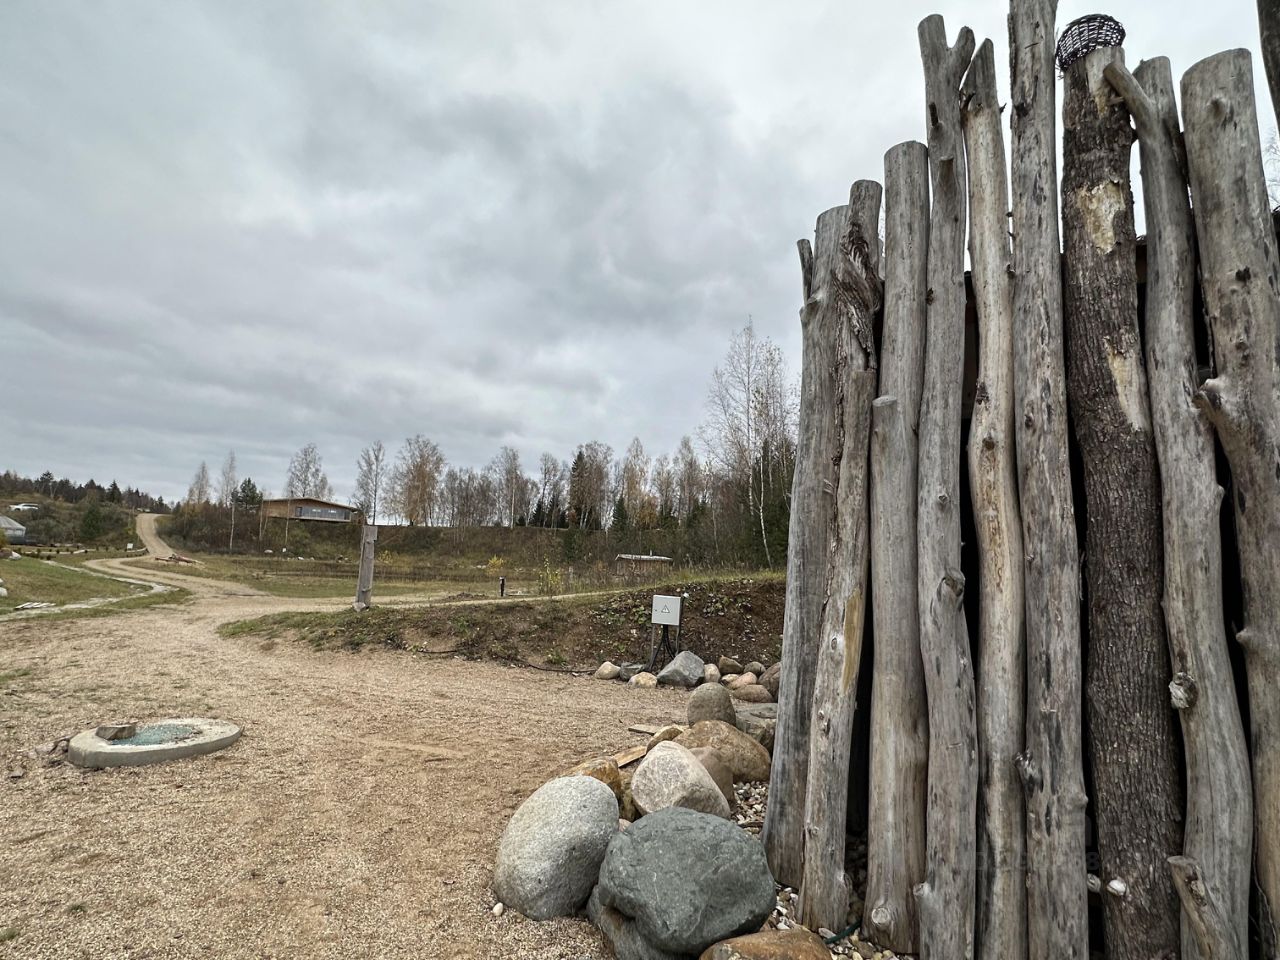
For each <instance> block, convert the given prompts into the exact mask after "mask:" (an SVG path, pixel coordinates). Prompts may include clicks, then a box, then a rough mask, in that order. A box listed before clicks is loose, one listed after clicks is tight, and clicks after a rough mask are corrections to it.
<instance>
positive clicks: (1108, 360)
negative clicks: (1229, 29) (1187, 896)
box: [1062, 47, 1182, 960]
mask: <svg viewBox="0 0 1280 960" xmlns="http://www.w3.org/2000/svg"><path fill="white" fill-rule="evenodd" d="M1123 63H1124V51H1123V50H1122V49H1121V48H1120V47H1103V48H1100V49H1097V50H1094V51H1092V52H1091V53H1089V54H1087V55H1086V56H1085V57H1083V58H1082V59H1080V60H1077V61H1076V62H1075V63H1073V64H1072V65H1071V66H1070V67H1068V68H1067V71H1066V75H1065V79H1064V83H1063V88H1064V89H1063V100H1062V126H1063V139H1062V157H1063V160H1062V231H1063V248H1064V253H1065V261H1066V268H1065V271H1064V280H1063V303H1064V311H1063V314H1064V324H1063V326H1064V329H1065V335H1066V357H1067V397H1068V400H1069V402H1070V410H1071V423H1072V425H1073V427H1074V430H1075V435H1076V441H1077V443H1078V445H1079V449H1080V459H1081V462H1082V465H1083V468H1084V471H1083V472H1084V494H1085V511H1086V514H1087V518H1088V519H1087V522H1086V524H1085V530H1086V536H1085V582H1086V584H1087V586H1088V591H1087V593H1088V617H1089V621H1088V623H1089V647H1088V664H1087V679H1086V686H1085V689H1086V707H1087V710H1088V730H1089V742H1090V746H1091V748H1092V749H1091V756H1092V761H1093V785H1094V793H1093V808H1092V809H1093V811H1094V823H1095V825H1096V828H1097V840H1098V858H1099V865H1098V868H1097V870H1096V872H1097V874H1098V876H1099V878H1100V879H1101V880H1102V883H1103V884H1104V885H1109V884H1111V883H1112V881H1114V880H1117V879H1118V880H1120V881H1122V882H1123V883H1124V885H1125V888H1126V891H1127V892H1126V893H1125V895H1124V896H1108V897H1104V898H1103V900H1102V917H1103V935H1104V942H1105V944H1106V951H1107V957H1108V958H1109V960H1149V958H1151V957H1161V956H1173V955H1176V954H1177V952H1178V948H1179V944H1180V943H1181V931H1180V919H1179V918H1180V913H1179V909H1178V899H1177V894H1176V893H1175V892H1174V889H1173V882H1172V879H1171V877H1170V875H1169V869H1168V865H1167V861H1168V858H1169V857H1171V856H1176V855H1177V854H1178V853H1179V852H1180V851H1181V850H1182V784H1181V782H1180V778H1179V776H1178V755H1177V751H1178V745H1177V741H1176V739H1175V737H1176V734H1175V732H1174V725H1173V710H1172V708H1171V707H1170V705H1169V694H1168V690H1169V681H1170V679H1171V678H1172V670H1171V669H1170V666H1169V652H1168V645H1167V642H1166V640H1165V632H1164V616H1163V614H1162V613H1161V610H1160V599H1161V594H1162V592H1163V574H1164V557H1163V549H1162V544H1163V527H1162V525H1161V517H1160V476H1159V468H1158V467H1157V464H1156V449H1155V440H1154V438H1153V436H1152V431H1151V414H1150V409H1149V406H1148V400H1147V377H1146V370H1145V366H1144V364H1143V359H1142V339H1141V336H1140V334H1139V333H1138V272H1137V238H1136V236H1135V234H1134V226H1133V195H1132V193H1131V191H1130V187H1129V157H1130V153H1131V147H1132V143H1133V132H1132V128H1131V127H1130V126H1129V111H1128V110H1127V109H1126V108H1125V106H1124V103H1123V101H1121V100H1120V99H1119V98H1118V97H1116V96H1115V93H1114V91H1113V90H1112V88H1111V85H1110V84H1109V83H1107V81H1106V80H1105V79H1104V78H1103V75H1102V71H1103V70H1104V69H1105V68H1106V67H1107V66H1108V65H1110V64H1123Z"/></svg>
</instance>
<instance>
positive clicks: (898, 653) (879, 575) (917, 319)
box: [833, 141, 929, 953]
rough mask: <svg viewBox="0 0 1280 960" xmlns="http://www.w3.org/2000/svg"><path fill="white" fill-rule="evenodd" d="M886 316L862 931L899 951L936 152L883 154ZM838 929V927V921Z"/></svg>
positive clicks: (910, 851) (911, 797)
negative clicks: (931, 202)
mask: <svg viewBox="0 0 1280 960" xmlns="http://www.w3.org/2000/svg"><path fill="white" fill-rule="evenodd" d="M884 187H885V224H884V241H885V252H884V259H885V266H884V298H885V302H884V324H883V335H882V343H881V347H880V396H879V397H878V398H877V399H876V401H875V404H874V405H873V407H872V412H871V417H872V433H871V581H872V582H871V601H872V612H873V616H874V618H875V619H874V624H875V649H874V651H873V653H874V660H875V662H874V665H873V668H872V674H871V683H872V688H871V766H870V777H869V780H870V810H869V814H868V820H869V823H868V827H867V894H866V896H865V897H864V898H863V900H864V904H865V911H866V912H865V915H864V917H863V929H864V931H865V935H866V936H867V938H868V939H870V940H872V941H874V942H875V943H878V944H880V945H882V946H884V947H887V948H889V949H890V950H893V951H894V952H895V953H915V952H917V950H918V949H919V946H918V944H919V926H918V923H917V920H916V904H915V895H914V894H913V892H912V891H913V890H914V889H915V886H916V884H918V883H920V882H921V881H922V880H923V879H924V869H925V867H924V856H925V797H926V791H927V789H928V781H927V773H928V762H929V717H928V712H927V708H926V704H925V689H924V665H923V663H922V662H921V659H920V620H919V617H920V610H919V606H918V604H917V601H916V560H917V557H916V551H915V549H914V548H913V545H914V544H915V543H916V433H917V426H918V421H919V416H920V389H921V377H922V375H923V366H924V333H925V294H926V291H927V283H928V275H927V267H928V248H929V151H928V148H927V147H925V145H924V144H923V143H917V142H914V141H912V142H908V143H900V144H898V145H897V146H896V147H893V148H892V149H891V150H889V152H888V153H886V154H885V158H884ZM833 929H834V928H833Z"/></svg>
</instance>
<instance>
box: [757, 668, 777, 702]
mask: <svg viewBox="0 0 1280 960" xmlns="http://www.w3.org/2000/svg"><path fill="white" fill-rule="evenodd" d="M781 679H782V664H781V662H779V663H775V664H773V665H772V666H771V667H769V669H768V670H766V671H765V672H764V673H762V674H760V686H762V687H764V688H765V689H766V690H768V691H769V693H770V695H771V696H772V697H773V699H775V700H777V699H778V684H779V681H781Z"/></svg>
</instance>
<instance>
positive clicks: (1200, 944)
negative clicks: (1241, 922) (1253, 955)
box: [1169, 857, 1248, 960]
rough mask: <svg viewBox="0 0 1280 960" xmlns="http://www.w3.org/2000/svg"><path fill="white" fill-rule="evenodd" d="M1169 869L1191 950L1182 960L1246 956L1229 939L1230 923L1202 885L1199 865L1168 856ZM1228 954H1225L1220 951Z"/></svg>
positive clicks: (1186, 952) (1185, 953) (1189, 858)
mask: <svg viewBox="0 0 1280 960" xmlns="http://www.w3.org/2000/svg"><path fill="white" fill-rule="evenodd" d="M1169 870H1170V872H1171V874H1172V876H1173V887H1174V889H1175V890H1177V891H1178V899H1179V900H1181V901H1182V909H1183V911H1184V912H1185V913H1186V917H1187V927H1188V928H1189V929H1190V932H1191V942H1192V944H1193V947H1192V950H1191V951H1187V950H1186V949H1185V948H1184V949H1183V954H1182V955H1183V957H1189V956H1201V957H1215V958H1216V957H1223V958H1227V957H1230V958H1237V957H1238V958H1241V960H1243V958H1244V957H1246V956H1247V955H1248V952H1247V951H1246V950H1244V949H1243V948H1242V947H1241V946H1240V943H1243V942H1244V941H1239V942H1235V941H1232V940H1231V936H1230V931H1231V922H1230V921H1229V920H1228V918H1227V916H1226V914H1225V913H1224V912H1223V910H1222V906H1221V904H1219V903H1218V901H1217V900H1216V899H1215V898H1214V896H1213V891H1211V890H1210V889H1209V886H1208V884H1206V883H1205V880H1204V875H1203V874H1202V873H1201V871H1200V865H1199V864H1198V863H1196V861H1195V860H1193V859H1192V858H1191V857H1170V858H1169ZM1223 951H1227V952H1223Z"/></svg>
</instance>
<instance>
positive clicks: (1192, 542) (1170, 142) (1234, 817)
mask: <svg viewBox="0 0 1280 960" xmlns="http://www.w3.org/2000/svg"><path fill="white" fill-rule="evenodd" d="M1104 72H1105V75H1106V77H1107V79H1108V80H1109V81H1110V82H1111V84H1112V86H1114V87H1115V88H1116V90H1117V91H1119V93H1120V95H1121V96H1122V97H1124V99H1125V103H1126V104H1127V105H1128V107H1129V112H1130V113H1131V114H1132V115H1133V119H1134V123H1135V125H1136V126H1137V129H1138V146H1139V152H1140V155H1141V158H1142V193H1143V200H1144V204H1145V208H1146V215H1147V216H1146V220H1147V307H1146V325H1145V336H1144V339H1145V341H1146V356H1147V389H1148V391H1149V394H1150V397H1151V419H1152V423H1153V425H1154V427H1155V439H1156V453H1157V455H1158V457H1159V461H1160V480H1161V487H1162V491H1163V507H1164V510H1163V513H1164V571H1165V575H1164V616H1165V628H1166V630H1167V632H1168V638H1169V652H1170V655H1171V657H1172V661H1173V674H1174V682H1173V685H1172V692H1173V693H1174V697H1173V705H1174V707H1175V708H1177V710H1178V716H1179V718H1180V720H1181V724H1182V740H1183V745H1184V754H1185V757H1186V766H1187V778H1186V790H1187V811H1186V821H1185V831H1184V833H1185V836H1184V839H1183V852H1184V853H1185V855H1186V857H1187V858H1189V859H1190V860H1191V861H1194V862H1195V863H1196V864H1197V867H1196V871H1197V876H1198V878H1199V879H1198V882H1199V883H1201V884H1202V885H1203V886H1204V888H1205V890H1206V896H1207V897H1208V898H1209V899H1210V900H1212V901H1213V902H1214V903H1216V904H1217V905H1218V907H1219V909H1220V915H1221V917H1222V918H1223V924H1222V926H1221V927H1220V928H1217V927H1213V926H1212V925H1210V924H1205V923H1200V922H1198V921H1197V920H1196V918H1195V917H1194V916H1193V915H1192V913H1191V910H1190V909H1189V908H1188V907H1187V903H1188V900H1187V895H1186V893H1185V892H1184V890H1183V888H1182V886H1181V885H1179V883H1178V878H1177V876H1176V875H1175V877H1174V883H1175V887H1176V888H1177V889H1178V892H1179V893H1180V894H1181V897H1182V902H1183V906H1184V913H1183V921H1182V956H1183V960H1209V958H1210V957H1214V958H1217V957H1224V958H1225V957H1238V956H1243V954H1242V952H1241V951H1242V950H1243V945H1244V944H1245V943H1246V941H1247V937H1248V920H1249V863H1250V853H1251V851H1252V843H1251V840H1252V837H1253V798H1252V796H1251V794H1250V790H1249V759H1248V752H1247V747H1246V744H1245V738H1244V725H1243V722H1242V720H1241V717H1240V706H1239V704H1238V703H1237V701H1236V688H1235V679H1234V676H1233V674H1232V670H1231V660H1230V657H1229V654H1228V650H1227V646H1228V641H1227V637H1226V633H1225V630H1224V625H1223V618H1222V539H1221V536H1220V534H1219V526H1218V520H1219V516H1220V514H1221V511H1222V488H1221V487H1220V486H1218V480H1217V476H1216V472H1215V469H1214V450H1213V429H1212V427H1210V425H1209V422H1208V421H1207V420H1206V419H1205V417H1204V415H1203V414H1202V413H1201V412H1200V411H1199V410H1198V409H1196V407H1195V405H1194V404H1193V403H1192V400H1191V398H1192V397H1193V396H1194V395H1195V391H1196V389H1197V387H1198V386H1199V379H1198V377H1197V376H1196V349H1195V331H1194V322H1193V315H1192V307H1193V299H1192V298H1193V293H1194V290H1193V287H1194V283H1195V259H1194V256H1193V254H1192V224H1191V211H1190V209H1189V207H1188V204H1187V178H1186V172H1185V159H1186V158H1185V154H1184V152H1183V144H1182V132H1181V129H1180V128H1179V125H1178V109H1177V106H1176V104H1175V103H1174V96H1173V75H1172V73H1171V72H1170V69H1169V61H1168V59H1166V58H1165V57H1159V58H1156V59H1154V60H1146V61H1144V62H1143V63H1141V64H1140V65H1139V66H1138V68H1137V70H1135V71H1134V73H1133V74H1130V73H1129V71H1128V70H1126V69H1125V67H1124V65H1123V64H1122V63H1119V62H1117V63H1112V64H1109V65H1108V66H1107V67H1106V70H1105V71H1104ZM1206 936H1207V937H1209V938H1210V939H1209V940H1208V941H1207V945H1206V941H1205V939H1204V938H1205V937H1206Z"/></svg>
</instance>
